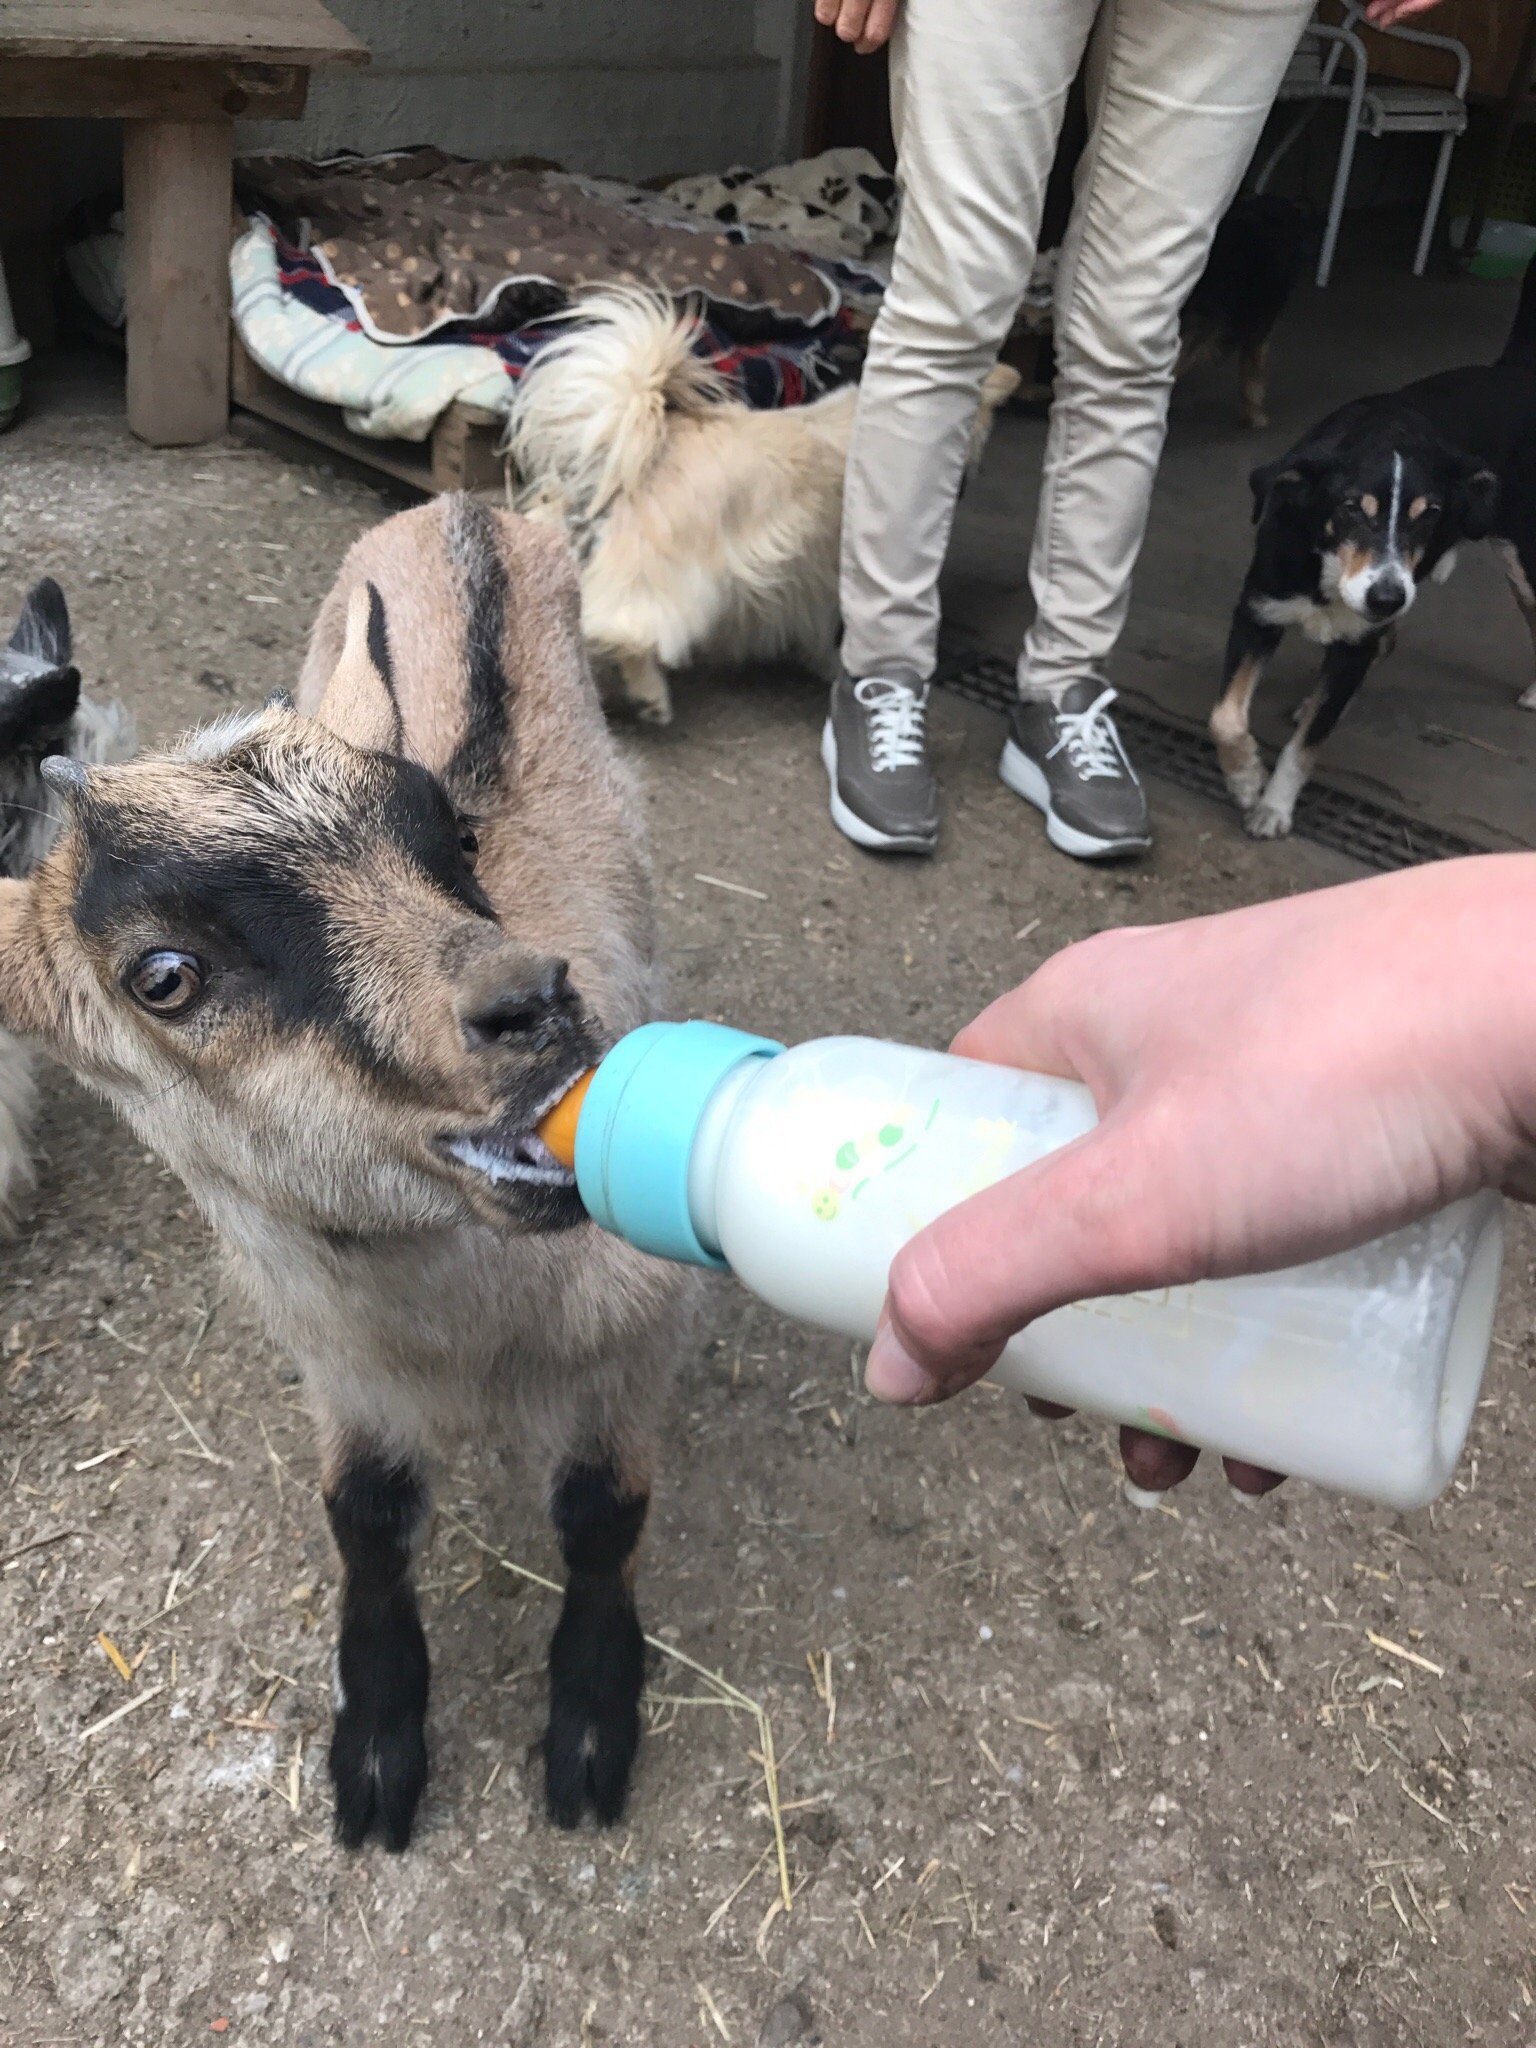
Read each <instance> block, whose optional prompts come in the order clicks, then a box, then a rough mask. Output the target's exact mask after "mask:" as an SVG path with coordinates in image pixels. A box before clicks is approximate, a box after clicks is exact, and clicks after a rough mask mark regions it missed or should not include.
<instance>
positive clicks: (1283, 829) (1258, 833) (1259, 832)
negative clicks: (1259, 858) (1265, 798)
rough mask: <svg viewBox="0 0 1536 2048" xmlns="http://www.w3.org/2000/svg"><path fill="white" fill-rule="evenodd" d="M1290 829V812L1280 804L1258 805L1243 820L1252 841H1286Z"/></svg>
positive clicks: (1244, 828)
mask: <svg viewBox="0 0 1536 2048" xmlns="http://www.w3.org/2000/svg"><path fill="white" fill-rule="evenodd" d="M1290 829H1291V813H1290V810H1289V808H1287V807H1285V806H1282V805H1280V804H1272V803H1263V802H1260V803H1256V804H1255V805H1254V806H1253V808H1252V810H1251V811H1249V812H1248V814H1247V816H1246V817H1245V818H1244V819H1243V830H1244V831H1245V832H1246V833H1247V834H1248V836H1249V838H1250V839H1284V838H1285V837H1286V835H1287V834H1288V833H1289V831H1290Z"/></svg>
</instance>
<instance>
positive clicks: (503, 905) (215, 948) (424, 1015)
mask: <svg viewBox="0 0 1536 2048" xmlns="http://www.w3.org/2000/svg"><path fill="white" fill-rule="evenodd" d="M299 700H300V705H301V707H302V709H303V710H304V711H306V712H311V713H312V714H313V715H312V716H301V715H299V712H297V711H295V710H294V709H293V708H292V707H291V705H289V704H288V703H287V702H286V700H281V699H278V700H274V701H273V702H272V703H270V704H269V705H268V707H267V709H266V710H265V711H264V712H261V713H258V714H254V715H245V716H233V717H230V718H226V719H224V720H222V721H221V722H219V723H218V724H216V725H213V726H211V727H209V728H207V729H206V730H204V731H202V732H199V733H195V734H193V735H192V737H191V738H190V739H188V740H186V741H184V742H183V743H182V744H181V745H180V746H179V747H177V748H176V749H174V750H173V751H172V752H171V753H170V754H168V755H166V756H164V757H161V758H158V759H154V760H143V761H140V762H137V763H134V764H132V765H130V766H126V767H121V768H104V769H90V770H87V769H85V768H82V767H81V766H80V765H79V764H78V763H73V762H65V761H50V762H49V763H48V764H47V765H46V768H45V771H44V772H45V774H46V775H47V776H48V778H49V781H50V783H51V785H52V786H53V787H54V788H55V789H57V790H59V791H61V792H62V793H64V794H65V796H66V798H67V806H68V819H67V823H66V827H65V830H64V832H63V833H62V835H61V837H60V839H59V842H58V844H57V845H56V846H55V848H54V849H53V851H52V852H51V853H50V854H49V856H48V857H47V859H45V860H44V861H43V863H42V865H41V866H40V867H39V868H38V870H37V872H36V874H35V875H34V876H33V878H32V880H31V881H30V882H26V883H19V882H7V883H0V1021H3V1022H4V1023H5V1024H6V1025H8V1026H9V1027H10V1028H11V1029H12V1030H15V1031H19V1032H22V1033H26V1034H29V1035H31V1036H33V1037H36V1038H37V1039H39V1040H41V1041H42V1043H43V1044H44V1045H45V1046H46V1047H47V1048H48V1050H49V1051H51V1052H52V1053H54V1054H55V1055H56V1056H57V1057H58V1058H59V1059H61V1060H62V1061H64V1063H65V1064H66V1065H67V1066H69V1067H70V1068H71V1069H72V1070H73V1071H74V1072H75V1074H76V1075H78V1076H79V1078H80V1079H81V1080H83V1081H85V1082H87V1083H88V1084H90V1085H91V1086H93V1087H95V1088H96V1089H98V1090H99V1091H100V1092H101V1093H102V1094H104V1095H105V1096H106V1097H107V1098H108V1099H109V1100H110V1101H111V1102H113V1103H114V1104H115V1105H116V1106H117V1107H118V1109H120V1110H121V1111H122V1113H123V1114H124V1115H125V1116H126V1117H127V1118H128V1120H129V1122H130V1123H131V1124H132V1125H133V1127H134V1129H135V1130H136V1131H137V1132H138V1133H139V1134H140V1136H141V1137H142V1138H143V1140H144V1141H145V1143H147V1144H149V1145H151V1146H153V1147H154V1148H155V1149H156V1150H157V1151H158V1152H159V1153H160V1154H161V1156H162V1157H163V1158H165V1159H166V1160H167V1161H168V1162H169V1163H170V1164H171V1165H172V1166H173V1167H174V1168H175V1169H176V1171H177V1172H178V1173H179V1174H180V1175H181V1177H182V1178H183V1179H184V1180H185V1182H186V1184H187V1187H188V1188H189V1190H190V1191H191V1193H192V1195H193V1196H194V1198H195V1199H196V1201H197V1203H198V1205H199V1207H200V1208H201V1209H202V1210H203V1211H204V1213H205V1214H206V1215H207V1216H208V1217H209V1219H210V1220H211V1222H212V1223H213V1225H214V1227H215V1229H216V1230H217V1232H218V1234H219V1235H220V1237H221V1238H222V1239H223V1241H224V1244H225V1246H226V1248H227V1249H228V1251H229V1252H230V1253H231V1254H232V1255H233V1259H234V1262H235V1265H236V1267H237V1269H238V1270H239V1272H240V1274H241V1276H242V1277H243V1279H244V1280H245V1282H246V1283H247V1285H248V1286H249V1288H250V1290H251V1292H252V1294H253V1296H254V1298H255V1300H256V1302H257V1303H258V1305H259V1307H260V1310H261V1313H262V1315H263V1316H264V1318H265V1320H266V1323H267V1326H268V1328H269V1329H270V1331H271V1333H272V1335H273V1337H274V1338H275V1339H276V1340H277V1342H278V1343H280V1344H281V1345H282V1346H283V1347H284V1348H285V1349H286V1350H288V1351H289V1352H290V1353H291V1354H292V1356H293V1357H294V1358H295V1359H296V1360H297V1362H298V1364H299V1365H300V1366H301V1368H302V1369H303V1372H304V1376H305V1379H306V1381H307V1384H308V1391H309V1396H310V1399H311V1402H312V1404H313V1407H314V1409H315V1412H316V1417H317V1421H318V1425H319V1432H320V1439H321V1456H322V1473H323V1486H324V1496H325V1502H326V1508H327V1511H328V1513H329V1516H330V1521H331V1528H332V1530H333V1532H334V1535H335V1538H336V1544H337V1548H338V1550H339V1551H340V1553H341V1561H342V1593H341V1632H340V1643H339V1647H338V1653H337V1662H336V1676H337V1685H336V1719H335V1727H334V1733H333V1737H332V1743H331V1753H330V1767H331V1778H332V1782H333V1784H334V1787H335V1795H336V1828H337V1832H338V1834H339V1835H340V1837H341V1839H342V1840H343V1841H344V1842H346V1843H348V1844H350V1845H357V1844H360V1843H361V1842H363V1841H364V1840H365V1839H366V1838H367V1837H368V1836H369V1835H370V1834H375V1833H376V1834H378V1835H380V1836H382V1838H383V1840H384V1842H385V1843H386V1844H387V1846H388V1847H390V1848H392V1849H403V1848H404V1847H405V1845H406V1843H407V1841H408V1840H409V1838H410V1833H411V1825H412V1821H413V1818H414V1815H415V1812H416V1806H417V1801H418V1800H419V1798H420V1796H421V1792H422V1787H423V1784H424V1783H425V1779H426V1775H427V1751H426V1742H425V1733H424V1724H425V1718H426V1707H427V1672H428V1666H427V1648H426V1642H425V1639H424V1637H423V1635H422V1628H421V1622H420V1620H419V1618H418V1614H417V1606H416V1596H415V1593H414V1590H413V1588H412V1584H411V1562H412V1552H413V1549H414V1546H415V1544H416V1541H417V1538H418V1537H419V1535H420V1533H421V1531H422V1528H423V1524H424V1522H425V1519H426V1515H427V1477H426V1469H425V1462H426V1453H427V1449H428V1444H429V1440H430V1439H431V1438H432V1437H433V1436H434V1435H435V1434H436V1433H437V1431H438V1430H439V1428H440V1427H441V1426H442V1425H445V1424H448V1423H453V1424H456V1425H458V1426H466V1425H467V1426H470V1427H473V1428H476V1429H484V1428H485V1427H487V1426H488V1425H489V1424H490V1423H491V1422H492V1421H493V1420H499V1422H500V1423H501V1425H502V1426H503V1427H506V1428H508V1429H509V1430H510V1431H511V1433H512V1434H514V1435H515V1436H516V1437H518V1438H520V1439H523V1440H526V1441H528V1442H530V1443H531V1444H532V1445H534V1446H535V1447H536V1449H537V1450H538V1451H539V1453H540V1454H541V1456H542V1458H543V1460H544V1461H545V1463H546V1465H547V1467H548V1470H549V1472H550V1474H551V1482H550V1503H551V1511H552V1514H553V1518H554V1523H555V1528H556V1530H557V1532H558V1535H559V1539H560V1544H561V1548H562V1550H563V1552H564V1556H565V1562H566V1565H567V1568H568V1573H569V1577H568V1582H567V1586H566V1592H565V1602H564V1607H563V1609H562V1611H561V1615H560V1619H559V1623H558V1625H557V1627H556V1629H555V1632H554V1638H553V1642H552V1645H551V1649H550V1711H549V1725H548V1731H547V1733H546V1736H545V1740H544V1769H545V1784H546V1789H547V1793H548V1802H549V1809H550V1812H551V1814H552V1816H553V1818H554V1819H555V1820H556V1821H558V1822H559V1823H561V1824H562V1825H563V1826H574V1825H575V1823H576V1822H577V1821H578V1820H579V1819H580V1817H581V1815H582V1813H583V1811H584V1810H585V1809H587V1808H590V1809H592V1811H594V1812H595V1813H596V1815H597V1816H598V1818H599V1819H601V1820H605V1821H611V1820H613V1819H615V1818H616V1817H617V1816H618V1814H619V1812H620V1809H621V1807H622V1805H623V1801H624V1795H625V1789H626V1786H627V1783H628V1779H629V1775H630V1768H631V1765H632V1763H633V1760H634V1755H635V1750H636V1746H637V1743H638V1740H639V1732H640V1723H639V1698H640V1688H641V1678H642V1663H643V1651H642V1638H641V1633H640V1625H639V1622H638V1621H637V1619H636V1616H635V1609H634V1603H633V1599H632V1595H631V1572H632V1570H633V1564H634V1552H635V1547H636V1544H637V1542H638V1540H639V1536H640V1530H641V1525H642V1523H643V1522H644V1520H645V1513H646V1505H647V1500H648V1496H649V1493H650V1486H651V1465H652V1447H653V1438H654V1432H655V1423H656V1415H657V1409H658V1406H659V1401H660V1397H661V1395H662V1392H663V1388H664V1384H665V1380H666V1376H667V1362H668V1360H669V1358H670V1357H671V1355H672V1354H673V1353H675V1351H676V1350H677V1348H678V1346H679V1344H680V1343H681V1342H683V1341H684V1336H683V1326H682V1325H683V1314H684V1310H685V1308H686V1305H687V1288H688V1282H687V1281H686V1279H685V1278H684V1277H683V1276H682V1275H680V1274H679V1273H678V1272H677V1271H676V1270H675V1269H673V1268H669V1267H666V1266H663V1265H661V1264H660V1263H658V1262H656V1261H654V1260H651V1259H648V1258H646V1257H644V1256H643V1255H641V1254H640V1253H637V1252H634V1251H631V1250H630V1249H629V1248H628V1247H627V1246H626V1245H624V1244H622V1243H620V1242H619V1241H618V1240H617V1239H616V1238H611V1237H607V1236H604V1235H601V1234H600V1233H599V1232H598V1231H597V1230H595V1229H594V1228H593V1226H592V1225H591V1224H589V1223H587V1222H586V1221H585V1219H584V1216H583V1212H582V1209H581V1207H580V1204H579V1202H578V1199H577V1195H576V1191H575V1187H574V1184H573V1180H572V1176H571V1175H570V1174H568V1173H567V1172H565V1171H564V1170H563V1169H562V1168H561V1167H560V1166H559V1165H558V1164H557V1163H556V1161H555V1159H554V1158H553V1156H552V1155H551V1154H550V1153H549V1152H548V1151H547V1150H546V1149H545V1148H544V1146H543V1145H542V1144H541V1143H540V1142H539V1140H538V1138H537V1137H536V1135H535V1126H536V1125H537V1123H538V1121H539V1119H540V1118H541V1117H542V1115H543V1114H544V1112H545V1110H546V1109H547V1108H548V1107H549V1106H550V1104H551V1103H552V1102H554V1101H555V1099H556V1098H557V1097H558V1096H559V1095H560V1094H561V1093H562V1092H563V1091H564V1089H565V1088H566V1086H567V1085H568V1084H569V1082H570V1081H571V1080H572V1079H573V1078H574V1077H575V1076H576V1075H577V1074H579V1073H580V1072H581V1071H582V1070H583V1069H584V1068H586V1067H587V1066H589V1065H590V1064H591V1063H592V1061H593V1060H594V1058H596V1057H597V1056H598V1054H599V1053H600V1052H601V1051H602V1050H603V1049H604V1047H605V1046H606V1045H607V1044H608V1043H609V1042H610V1040H611V1038H612V1037H613V1036H614V1035H615V1034H616V1033H619V1032H622V1031H626V1030H628V1029H629V1028H630V1027H631V1026H633V1025H636V1024H638V1023H640V1022H642V1021H643V1020H644V1019H645V1018H647V1017H648V1016H649V1015H650V1014H651V1010H652V1006H653V1001H654V995H655V984H656V963H655V933H654V925H653V912H652V902H651V891H650V877H649V869H648V865H647V858H646V853H645V848H644V844H643V839H642V833H641V826H640V804H639V800H638V797H637V794H636V792H635V790H634V788H633V787H632V786H631V783H630V781H629V779H628V777H627V775H626V774H625V773H624V771H623V770H622V769H621V767H620V764H619V762H618V760H617V758H616V755H615V752H614V748H613V745H612V743H611V741H610V739H609V737H608V734H607V731H606V729H605V727H604V724H603V720H602V716H601V713H600V710H599V707H598V702H597V697H596V693H595V691H594V689H593V686H592V682H591V678H590V675H589V673H588V670H587V667H586V663H585V660H584V657H583V653H582V645H581V630H580V617H579V598H578V592H577V586H576V576H575V571H574V567H573V565H572V563H571V559H570V556H569V554H568V553H567V550H566V548H565V545H564V543H563V541H561V540H559V539H558V538H557V537H556V536H554V535H553V534H550V533H548V532H542V531H540V530H539V529H538V528H535V527H532V526H529V525H527V524H525V523H524V522H522V521H520V520H516V519H513V518H511V517H509V516H507V515H505V514H499V513H495V512H491V511H488V510H486V509H484V508H483V507H481V506H480V505H478V504H476V503H475V502H474V501H472V500H470V499H467V498H447V499H443V500H440V501H439V502H438V504H437V505H435V506H433V507H430V508H428V509H424V510H421V511H414V512H407V513H402V514H401V515H399V516H398V517H397V518H394V519H391V520H389V521H387V522H386V523H385V524H384V525H383V526H381V527H378V528H376V529H375V530H374V531H373V532H372V533H369V534H367V535H365V536H364V538H363V539H362V540H360V541H359V542H358V543H357V545H356V546H355V547H354V548H353V549H352V551H351V553H350V554H349V555H348V557H347V560H346V562H345V564H344V566H343V568H342V572H341V576H340V579H339V581H338V582H337V584H336V587H335V589H334V590H333V591H332V592H331V594H330V596H329V597H328V598H327V599H326V601H325V604H324V605H323V607H322V608H321V612H320V616H319V619H318V621H317V623H316V626H315V631H314V635H313V639H312V642H311V646H310V651H309V656H308V659H307V661H306V663H305V667H304V671H303V676H302V680H301V682H300V685H299Z"/></svg>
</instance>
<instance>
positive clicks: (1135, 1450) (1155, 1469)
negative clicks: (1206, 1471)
mask: <svg viewBox="0 0 1536 2048" xmlns="http://www.w3.org/2000/svg"><path fill="white" fill-rule="evenodd" d="M1199 1456H1200V1453H1199V1452H1198V1451H1197V1450H1196V1449H1195V1447H1194V1445H1193V1444H1181V1443H1179V1442H1177V1441H1176V1440H1175V1439H1174V1438H1173V1437H1169V1436H1154V1435H1153V1434H1152V1432H1151V1431H1150V1430H1146V1429H1133V1428H1132V1427H1131V1425H1130V1424H1129V1423H1126V1424H1125V1425H1124V1427H1123V1428H1122V1429H1121V1431H1120V1462H1121V1463H1122V1464H1123V1465H1124V1467H1125V1476H1126V1478H1127V1480H1128V1481H1129V1482H1130V1484H1131V1486H1132V1487H1133V1488H1134V1489H1135V1491H1136V1492H1137V1493H1139V1494H1143V1495H1148V1496H1150V1502H1149V1503H1148V1504H1155V1503H1156V1502H1157V1501H1159V1500H1161V1498H1162V1496H1163V1495H1164V1494H1165V1493H1166V1492H1167V1491H1168V1489H1169V1487H1170V1486H1178V1485H1179V1484H1181V1482H1182V1481H1184V1480H1186V1479H1187V1478H1188V1477H1189V1475H1190V1473H1191V1472H1193V1471H1194V1469H1195V1460H1196V1459H1197V1458H1198V1457H1199ZM1137 1505H1138V1506H1141V1505H1143V1503H1142V1502H1138V1503H1137Z"/></svg>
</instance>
